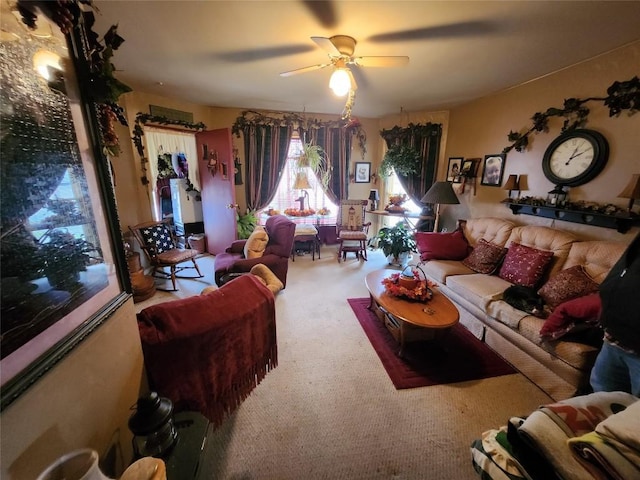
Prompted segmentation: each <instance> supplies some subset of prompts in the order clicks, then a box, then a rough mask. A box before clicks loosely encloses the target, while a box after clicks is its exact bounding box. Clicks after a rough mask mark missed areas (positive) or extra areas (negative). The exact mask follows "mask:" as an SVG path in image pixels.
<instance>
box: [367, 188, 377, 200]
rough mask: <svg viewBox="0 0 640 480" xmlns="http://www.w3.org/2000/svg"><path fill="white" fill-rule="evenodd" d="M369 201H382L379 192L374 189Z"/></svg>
mask: <svg viewBox="0 0 640 480" xmlns="http://www.w3.org/2000/svg"><path fill="white" fill-rule="evenodd" d="M369 200H380V194H379V193H378V190H375V189H372V190H370V191H369Z"/></svg>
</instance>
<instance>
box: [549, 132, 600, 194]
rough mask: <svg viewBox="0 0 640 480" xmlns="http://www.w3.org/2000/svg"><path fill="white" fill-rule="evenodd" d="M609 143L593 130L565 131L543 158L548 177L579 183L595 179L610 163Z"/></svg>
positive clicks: (553, 142)
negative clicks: (608, 161)
mask: <svg viewBox="0 0 640 480" xmlns="http://www.w3.org/2000/svg"><path fill="white" fill-rule="evenodd" d="M608 159H609V144H608V143H607V139H606V138H604V136H603V135H602V134H601V133H599V132H596V131H594V130H587V129H579V130H571V131H569V132H565V133H563V134H562V135H560V136H559V137H557V138H556V139H555V140H553V141H552V142H551V144H550V145H549V146H548V147H547V150H546V151H545V152H544V157H543V158H542V170H543V172H544V175H545V177H547V178H548V179H549V180H550V181H552V182H553V183H555V184H557V185H567V186H569V187H577V186H578V185H583V184H585V183H587V182H589V181H591V180H593V179H594V178H595V177H596V176H597V175H598V174H599V173H600V172H601V171H602V169H603V168H604V166H605V165H606V164H607V160H608Z"/></svg>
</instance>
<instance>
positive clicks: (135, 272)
mask: <svg viewBox="0 0 640 480" xmlns="http://www.w3.org/2000/svg"><path fill="white" fill-rule="evenodd" d="M127 267H128V269H129V278H130V279H131V289H132V290H133V302H134V303H138V302H142V301H143V300H146V299H148V298H151V297H153V296H154V295H155V293H156V283H155V280H154V279H153V277H152V276H151V275H145V274H144V270H143V269H142V265H141V263H140V252H132V253H131V254H130V255H129V256H127Z"/></svg>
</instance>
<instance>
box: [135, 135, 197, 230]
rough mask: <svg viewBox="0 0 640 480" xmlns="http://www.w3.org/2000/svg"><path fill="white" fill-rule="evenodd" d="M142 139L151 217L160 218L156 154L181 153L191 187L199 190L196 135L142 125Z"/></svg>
mask: <svg viewBox="0 0 640 480" xmlns="http://www.w3.org/2000/svg"><path fill="white" fill-rule="evenodd" d="M143 139H144V141H145V143H146V153H147V158H148V159H149V163H148V165H147V169H148V177H149V181H150V183H149V188H150V190H151V192H150V193H151V198H152V202H151V210H152V213H153V218H154V219H155V220H160V219H161V218H162V216H161V214H160V199H159V198H158V192H157V191H156V181H157V179H158V154H160V153H161V152H163V153H183V154H184V155H185V157H186V158H187V164H188V165H189V180H190V181H191V183H192V184H193V187H194V188H195V189H196V190H198V191H200V174H199V173H198V152H197V150H196V136H195V133H192V132H177V131H174V130H166V129H162V128H155V127H144V136H143Z"/></svg>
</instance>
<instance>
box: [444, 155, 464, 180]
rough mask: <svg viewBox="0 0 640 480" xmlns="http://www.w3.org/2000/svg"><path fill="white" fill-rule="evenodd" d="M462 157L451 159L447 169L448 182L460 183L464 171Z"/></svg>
mask: <svg viewBox="0 0 640 480" xmlns="http://www.w3.org/2000/svg"><path fill="white" fill-rule="evenodd" d="M463 160H464V159H463V158H462V157H449V166H448V167H447V182H453V183H460V172H461V171H462V161H463Z"/></svg>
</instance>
